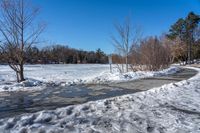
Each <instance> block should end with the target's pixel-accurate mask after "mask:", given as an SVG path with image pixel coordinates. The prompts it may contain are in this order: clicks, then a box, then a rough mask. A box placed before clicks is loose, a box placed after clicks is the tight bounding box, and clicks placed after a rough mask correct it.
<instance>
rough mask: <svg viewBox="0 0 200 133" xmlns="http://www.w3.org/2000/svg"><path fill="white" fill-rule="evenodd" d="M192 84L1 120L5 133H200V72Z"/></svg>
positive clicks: (0, 123)
mask: <svg viewBox="0 0 200 133" xmlns="http://www.w3.org/2000/svg"><path fill="white" fill-rule="evenodd" d="M193 69H196V70H197V71H199V73H198V74H197V75H196V76H194V77H193V78H191V79H189V80H184V81H181V82H178V83H173V84H168V85H163V86H162V87H159V88H154V89H151V90H148V91H144V92H139V93H135V94H130V95H124V96H120V97H114V98H109V99H105V100H99V101H93V102H88V103H85V104H82V105H74V106H68V107H65V108H59V109H57V110H53V111H47V110H45V111H40V112H38V113H34V114H25V115H22V116H18V117H15V118H9V119H2V120H0V131H1V132H12V133H17V132H33V133H34V132H35V133H37V132H55V133H58V132H59V133H60V132H67V133H70V132H72V133H76V132H77V133H78V132H82V133H92V132H96V133H97V132H99V133H121V132H126V133H189V132H191V133H197V132H200V69H197V68H193Z"/></svg>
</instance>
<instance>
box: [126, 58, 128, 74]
mask: <svg viewBox="0 0 200 133" xmlns="http://www.w3.org/2000/svg"><path fill="white" fill-rule="evenodd" d="M126 72H128V55H126Z"/></svg>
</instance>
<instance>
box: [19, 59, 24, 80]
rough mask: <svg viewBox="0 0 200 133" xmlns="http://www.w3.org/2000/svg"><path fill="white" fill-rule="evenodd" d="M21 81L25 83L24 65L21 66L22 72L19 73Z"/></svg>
mask: <svg viewBox="0 0 200 133" xmlns="http://www.w3.org/2000/svg"><path fill="white" fill-rule="evenodd" d="M19 81H20V82H22V81H25V79H24V65H23V63H21V64H20V71H19Z"/></svg>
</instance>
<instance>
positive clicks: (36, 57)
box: [0, 45, 108, 64]
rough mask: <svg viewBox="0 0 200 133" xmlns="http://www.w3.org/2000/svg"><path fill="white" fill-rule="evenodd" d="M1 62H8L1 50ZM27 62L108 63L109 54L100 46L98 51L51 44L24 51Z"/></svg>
mask: <svg viewBox="0 0 200 133" xmlns="http://www.w3.org/2000/svg"><path fill="white" fill-rule="evenodd" d="M0 53H1V54H0V63H1V64H7V63H8V62H7V58H6V57H5V56H7V54H6V53H4V52H3V51H1V52H0ZM24 62H25V63H26V64H86V63H91V64H94V63H99V64H105V63H108V56H107V55H106V54H105V53H104V52H103V51H102V50H101V49H100V48H99V49H97V50H96V51H84V50H78V49H74V48H70V47H68V46H64V45H51V46H46V47H44V48H42V49H39V48H37V47H36V46H33V47H29V48H27V49H26V50H25V52H24Z"/></svg>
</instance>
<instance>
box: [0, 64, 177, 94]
mask: <svg viewBox="0 0 200 133" xmlns="http://www.w3.org/2000/svg"><path fill="white" fill-rule="evenodd" d="M109 67H110V66H109V65H97V64H95V65H92V64H86V65H83V64H80V65H72V64H70V65H69V64H67V65H64V64H62V65H61V64H60V65H25V78H26V79H27V80H26V81H24V82H22V83H16V82H15V80H16V77H15V73H14V71H13V70H11V69H10V68H9V66H6V65H0V92H1V91H27V90H30V91H32V90H41V89H44V88H46V86H47V85H61V86H68V85H76V84H105V83H109V82H123V81H129V80H135V79H140V78H146V77H153V76H159V75H165V74H171V73H175V72H177V71H178V70H179V68H178V67H170V68H168V69H165V70H162V71H159V72H147V71H146V72H144V71H137V72H128V73H124V74H121V73H119V72H118V71H117V68H116V67H115V66H113V72H112V73H110V69H109Z"/></svg>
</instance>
